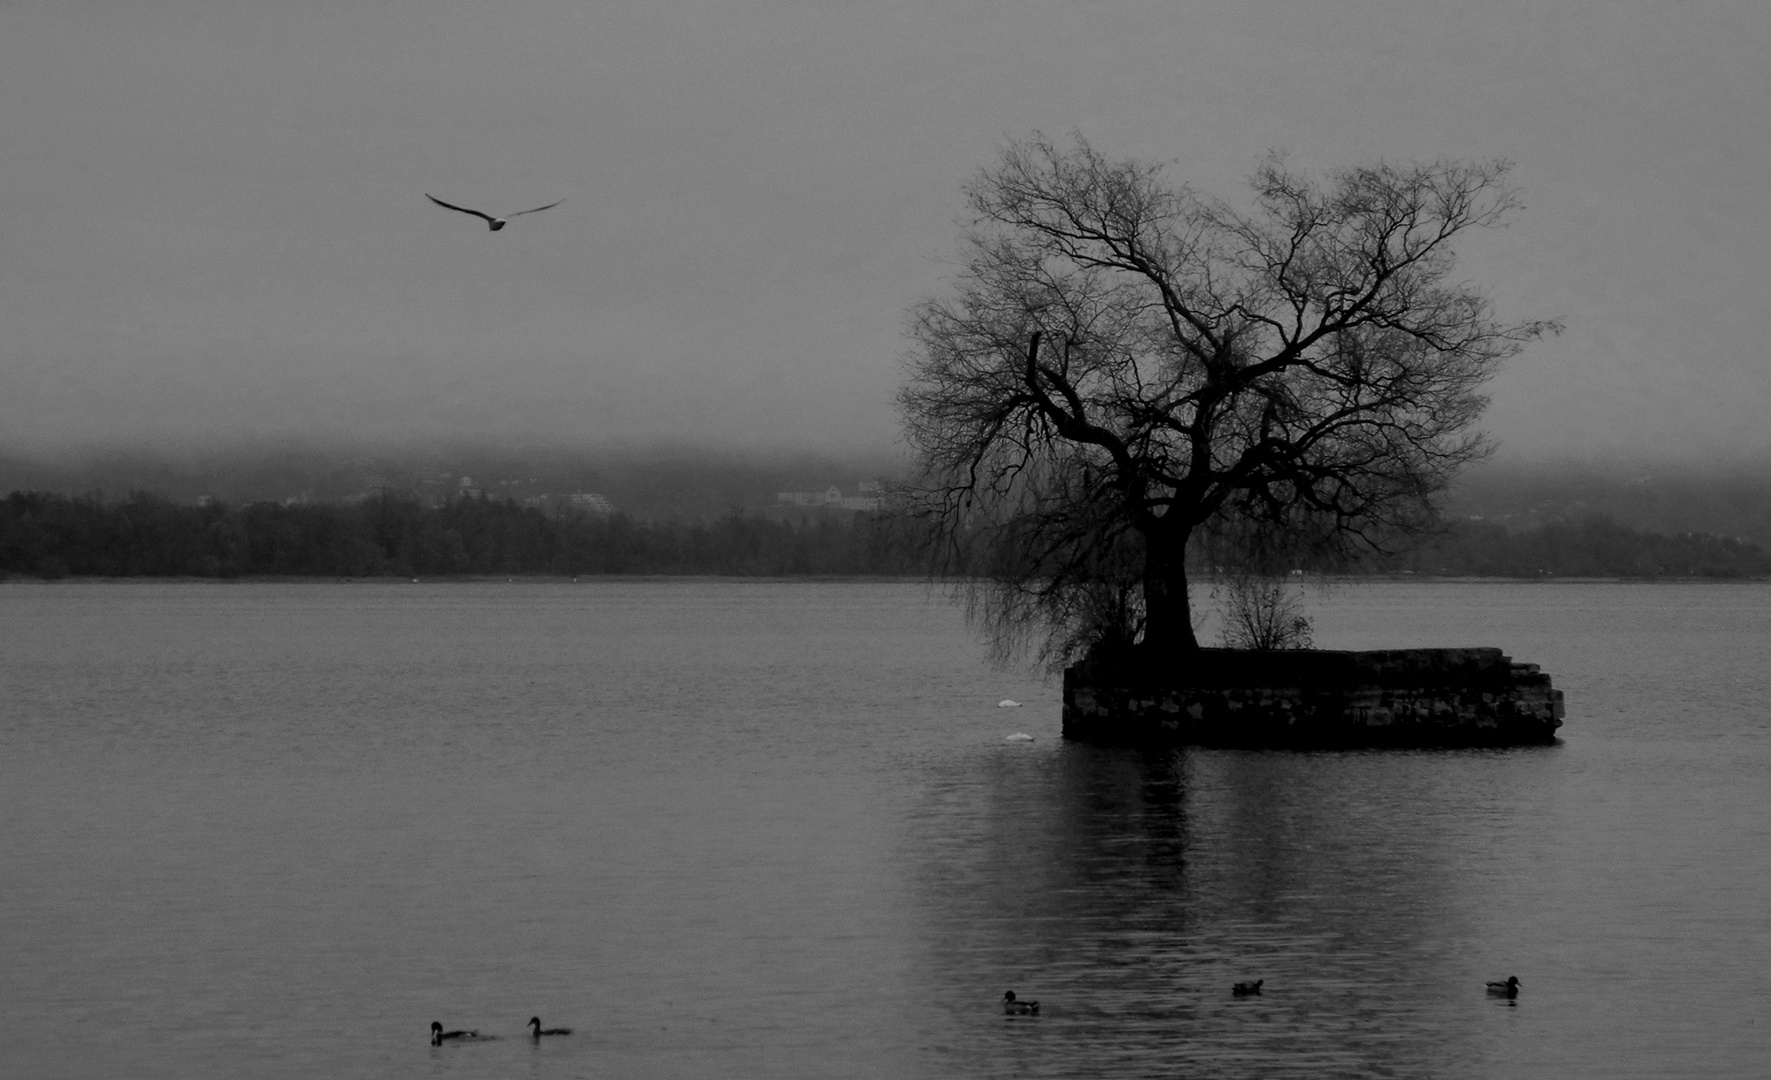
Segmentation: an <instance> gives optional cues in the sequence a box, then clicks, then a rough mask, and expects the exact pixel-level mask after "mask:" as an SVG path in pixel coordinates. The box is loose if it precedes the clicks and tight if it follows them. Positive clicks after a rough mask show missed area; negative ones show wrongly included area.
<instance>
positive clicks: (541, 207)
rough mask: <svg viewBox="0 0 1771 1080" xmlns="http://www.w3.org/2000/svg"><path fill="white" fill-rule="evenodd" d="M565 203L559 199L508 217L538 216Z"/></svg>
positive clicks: (519, 211)
mask: <svg viewBox="0 0 1771 1080" xmlns="http://www.w3.org/2000/svg"><path fill="white" fill-rule="evenodd" d="M565 201H566V200H564V199H561V200H560V202H550V203H548V204H547V205H546V206H537V207H536V208H535V209H533V210H518V211H517V212H516V213H514V214H511V215H510V217H522V216H523V215H524V214H539V213H541V211H543V210H552V209H553V208H554V207H556V206H558V205H559V204H560V203H563V202H565ZM470 212H471V211H470Z"/></svg>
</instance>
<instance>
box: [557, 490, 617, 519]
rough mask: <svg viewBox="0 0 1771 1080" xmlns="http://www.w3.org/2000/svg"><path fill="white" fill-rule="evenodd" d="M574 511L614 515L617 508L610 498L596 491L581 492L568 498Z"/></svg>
mask: <svg viewBox="0 0 1771 1080" xmlns="http://www.w3.org/2000/svg"><path fill="white" fill-rule="evenodd" d="M568 498H569V500H570V502H571V504H572V509H574V510H584V511H588V512H589V513H592V514H613V513H614V512H615V506H614V504H613V503H611V502H609V500H608V498H607V497H605V496H603V495H599V494H597V493H596V492H594V491H580V492H577V493H575V494H573V495H571V496H569V497H568Z"/></svg>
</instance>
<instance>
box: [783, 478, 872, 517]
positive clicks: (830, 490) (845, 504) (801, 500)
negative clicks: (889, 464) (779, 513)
mask: <svg viewBox="0 0 1771 1080" xmlns="http://www.w3.org/2000/svg"><path fill="white" fill-rule="evenodd" d="M855 489H856V490H857V491H858V492H860V494H858V495H844V494H843V493H842V489H841V488H839V487H837V486H836V485H835V484H831V485H830V486H829V487H827V488H825V489H824V490H823V491H777V492H776V493H775V503H776V505H778V506H828V507H830V508H832V509H835V510H878V509H879V499H880V496H879V492H880V491H881V485H880V483H879V481H877V480H863V481H861V482H860V483H859V484H857V485H855Z"/></svg>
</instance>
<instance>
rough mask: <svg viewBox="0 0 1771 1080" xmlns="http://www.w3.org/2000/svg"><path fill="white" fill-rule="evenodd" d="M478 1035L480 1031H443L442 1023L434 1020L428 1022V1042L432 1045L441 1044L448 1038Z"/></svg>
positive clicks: (448, 1039)
mask: <svg viewBox="0 0 1771 1080" xmlns="http://www.w3.org/2000/svg"><path fill="white" fill-rule="evenodd" d="M479 1037H480V1033H479V1032H477V1031H444V1030H443V1025H442V1024H439V1023H437V1022H436V1021H435V1020H432V1021H431V1022H430V1044H431V1045H432V1046H441V1045H443V1043H444V1042H446V1041H450V1040H456V1039H477V1038H479Z"/></svg>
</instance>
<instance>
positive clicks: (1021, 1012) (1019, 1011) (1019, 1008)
mask: <svg viewBox="0 0 1771 1080" xmlns="http://www.w3.org/2000/svg"><path fill="white" fill-rule="evenodd" d="M1002 1011H1003V1013H1004V1014H1006V1015H1008V1016H1038V1015H1039V1002H1037V1001H1016V1000H1015V992H1014V991H1013V990H1010V991H1009V992H1008V993H1006V994H1004V995H1002Z"/></svg>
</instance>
